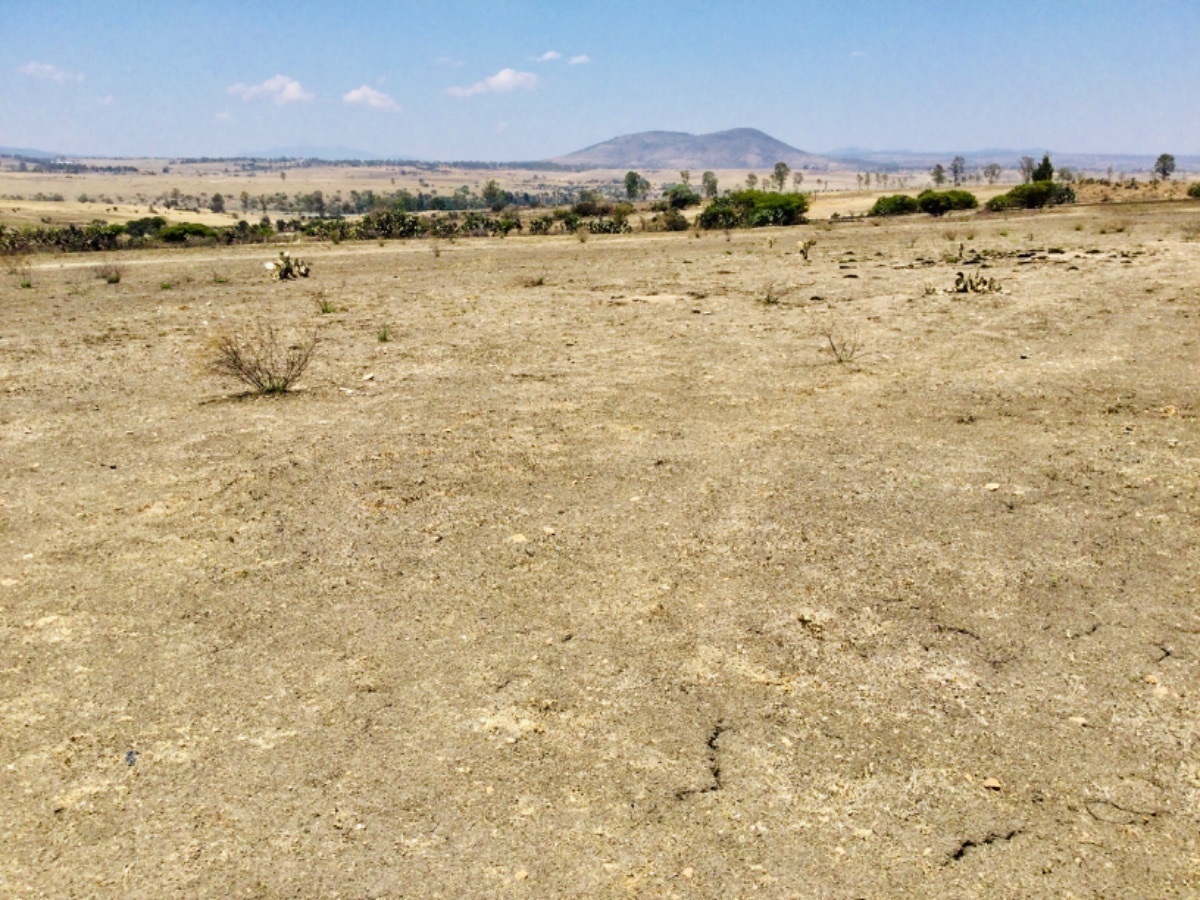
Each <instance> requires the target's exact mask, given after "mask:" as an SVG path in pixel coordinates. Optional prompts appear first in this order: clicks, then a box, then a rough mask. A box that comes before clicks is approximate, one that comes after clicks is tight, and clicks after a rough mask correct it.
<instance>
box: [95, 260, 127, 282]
mask: <svg viewBox="0 0 1200 900" xmlns="http://www.w3.org/2000/svg"><path fill="white" fill-rule="evenodd" d="M94 271H95V275H96V277H97V278H103V279H104V282H105V284H120V283H121V276H123V275H124V274H125V273H124V271H123V270H122V269H121V267H120V266H118V265H117V264H116V263H105V264H104V265H102V266H96V268H95V270H94Z"/></svg>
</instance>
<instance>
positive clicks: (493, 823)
mask: <svg viewBox="0 0 1200 900" xmlns="http://www.w3.org/2000/svg"><path fill="white" fill-rule="evenodd" d="M288 189H289V190H291V189H293V188H292V183H291V180H290V179H289V185H288ZM868 205H869V204H868ZM1198 232H1200V203H1197V202H1186V201H1185V202H1171V203H1153V204H1152V203H1146V204H1141V203H1129V204H1121V205H1119V206H1117V205H1110V206H1100V205H1095V206H1083V205H1081V206H1079V207H1076V208H1062V209H1058V210H1054V211H1048V212H1040V213H1030V214H1012V215H1005V216H975V215H967V216H964V217H954V216H951V217H947V218H946V219H945V220H941V221H934V220H931V219H929V218H927V217H923V216H921V217H911V218H907V219H899V220H894V221H886V222H873V221H854V222H848V223H843V224H833V223H828V222H818V223H815V224H811V225H806V226H803V227H799V228H793V229H767V230H759V231H753V232H750V231H747V232H733V233H731V234H730V235H729V236H728V237H727V236H726V235H723V234H721V233H714V234H704V235H702V236H700V237H694V236H692V235H691V234H689V233H682V234H659V235H655V234H645V235H641V234H635V235H630V236H613V237H600V236H594V237H591V238H590V239H588V240H586V241H580V240H577V239H576V238H574V237H549V238H530V237H510V238H508V239H505V240H501V239H474V240H462V241H457V242H453V243H449V242H443V243H442V244H440V245H439V246H438V247H437V252H436V253H435V252H434V246H433V245H432V244H431V243H430V242H428V241H415V242H409V243H404V242H396V243H386V244H378V245H377V244H374V243H367V244H349V243H346V244H342V245H339V246H336V247H334V246H329V245H304V246H302V247H301V248H299V252H300V253H301V255H303V256H305V257H306V258H308V259H309V260H310V262H311V263H312V267H313V275H312V277H311V278H309V279H307V280H300V281H296V282H289V283H279V282H273V281H270V280H269V279H268V278H267V277H266V273H265V272H264V269H263V265H264V263H265V262H266V261H267V260H269V259H270V258H271V256H272V255H273V254H274V252H275V250H274V249H272V248H263V247H240V248H232V249H225V248H217V247H213V248H199V249H196V250H190V251H179V250H171V251H144V252H143V251H138V252H129V253H124V254H118V255H114V256H112V257H111V258H101V257H99V256H69V257H49V256H46V257H35V258H30V259H28V260H25V261H17V260H13V261H10V263H11V265H10V268H11V271H9V272H5V271H4V270H3V268H2V266H3V265H4V264H5V263H4V261H0V302H2V303H3V308H4V310H5V318H4V322H3V326H2V328H0V396H2V397H3V403H2V405H0V447H2V449H3V454H2V457H3V469H2V471H3V476H2V477H3V482H2V488H0V511H2V513H3V516H2V518H0V521H2V522H3V542H2V545H0V633H2V635H3V639H2V642H0V672H2V673H3V677H2V678H0V764H2V765H3V766H4V778H3V781H0V808H2V809H4V810H5V813H4V815H3V816H0V842H2V845H3V847H4V848H5V851H4V853H3V854H2V855H0V894H3V895H5V896H111V895H121V896H132V897H170V896H188V897H230V896H264V897H277V896H330V897H332V896H342V897H368V896H370V897H392V896H442V897H448V898H451V897H463V896H514V897H521V896H528V897H546V896H580V897H613V896H646V897H657V896H679V897H737V896H750V895H755V894H758V895H762V896H769V897H787V896H796V897H813V896H821V897H867V896H870V897H880V896H920V897H966V896H1022V897H1029V896H1076V897H1084V896H1109V897H1116V896H1135V895H1136V896H1157V897H1163V896H1194V895H1196V894H1197V893H1200V726H1198V724H1197V723H1198V722H1200V692H1198V681H1197V665H1198V663H1200V602H1198V601H1200V553H1198V551H1197V547H1198V546H1200V425H1198V422H1197V415H1198V413H1200V365H1198V360H1200V344H1198V339H1200V241H1198V240H1197V236H1198ZM802 240H815V241H816V244H815V246H813V247H812V249H811V251H810V253H809V257H810V258H809V260H807V261H806V260H805V259H804V258H803V256H802V255H801V254H800V252H799V251H798V248H797V242H798V241H802ZM105 263H111V264H115V265H116V266H118V267H119V272H118V274H119V276H120V278H119V281H117V282H116V283H108V282H107V281H106V280H104V279H103V278H99V277H97V275H98V274H99V271H98V267H99V266H101V265H102V264H105ZM958 272H963V273H965V274H967V275H978V276H980V277H981V278H982V279H983V280H991V281H992V282H993V286H994V287H996V288H998V290H995V291H992V292H986V293H951V292H950V290H951V289H952V288H953V286H954V285H955V281H956V274H957V273H958ZM22 283H28V284H29V286H28V287H22V286H21V285H22ZM255 322H270V323H274V324H275V325H276V326H277V327H278V328H279V329H280V330H281V331H282V332H283V333H284V334H286V335H289V336H293V337H294V338H295V339H302V338H303V337H304V336H305V335H308V334H310V333H313V332H315V333H316V335H317V338H318V344H317V349H316V352H315V355H314V358H313V362H312V365H311V366H310V368H309V369H308V371H307V372H306V373H305V376H304V377H303V378H302V379H301V381H300V382H299V385H298V389H297V390H296V391H294V392H293V393H290V394H285V395H282V396H271V397H260V396H257V395H249V394H246V393H244V387H243V386H242V385H240V384H238V383H236V382H233V381H229V380H223V379H222V378H220V377H217V376H214V375H212V374H210V373H209V372H208V371H207V370H206V361H207V359H208V358H209V354H210V352H211V350H210V346H211V341H212V339H213V337H214V335H216V334H218V333H220V332H221V331H222V330H223V329H234V330H245V329H247V328H249V327H251V326H252V325H253V323H255ZM384 338H386V340H385V339H384ZM838 357H840V358H841V361H839V359H838Z"/></svg>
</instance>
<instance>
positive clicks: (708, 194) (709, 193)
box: [700, 172, 718, 200]
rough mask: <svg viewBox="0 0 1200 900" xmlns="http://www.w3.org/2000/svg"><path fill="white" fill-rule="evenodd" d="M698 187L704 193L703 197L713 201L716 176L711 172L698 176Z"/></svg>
mask: <svg viewBox="0 0 1200 900" xmlns="http://www.w3.org/2000/svg"><path fill="white" fill-rule="evenodd" d="M700 187H701V189H702V190H703V191H704V196H705V198H706V199H708V200H715V199H716V197H717V190H718V188H717V176H716V174H715V173H713V172H705V173H704V174H703V175H701V176H700Z"/></svg>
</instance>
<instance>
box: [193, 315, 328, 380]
mask: <svg viewBox="0 0 1200 900" xmlns="http://www.w3.org/2000/svg"><path fill="white" fill-rule="evenodd" d="M316 346H317V335H316V332H313V333H312V334H311V335H309V336H308V337H307V338H305V339H303V340H300V341H297V342H295V343H291V344H287V345H285V344H284V342H283V341H282V340H281V339H280V337H279V334H278V332H277V331H276V330H275V326H274V325H270V324H264V323H262V322H257V323H255V324H254V325H253V326H252V327H250V328H248V329H246V330H243V331H233V330H230V331H224V332H221V333H220V334H218V335H217V336H216V337H214V338H213V340H212V344H211V350H210V355H209V358H208V370H209V371H210V372H212V373H213V374H215V375H226V376H229V377H231V378H236V379H237V380H238V381H240V382H242V383H243V384H245V385H248V386H249V387H251V388H253V389H254V390H255V391H257V392H258V393H260V394H283V393H286V392H287V391H289V390H291V388H292V385H294V384H295V383H296V381H297V380H298V379H299V378H300V376H301V375H303V374H304V370H305V369H306V368H308V364H309V361H310V360H311V359H312V355H313V351H314V350H315V349H316Z"/></svg>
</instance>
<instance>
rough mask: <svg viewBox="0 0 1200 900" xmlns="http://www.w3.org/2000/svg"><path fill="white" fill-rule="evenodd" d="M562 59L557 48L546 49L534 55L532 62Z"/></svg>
mask: <svg viewBox="0 0 1200 900" xmlns="http://www.w3.org/2000/svg"><path fill="white" fill-rule="evenodd" d="M555 59H562V54H561V53H559V52H558V51H557V50H547V51H546V52H545V53H543V54H542V55H541V56H535V57H534V59H533V61H534V62H550V61H551V60H555Z"/></svg>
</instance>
